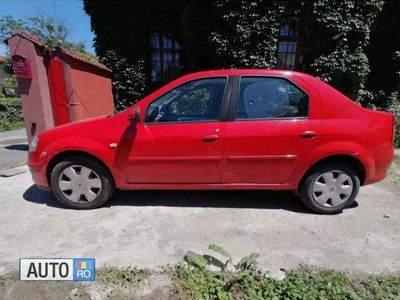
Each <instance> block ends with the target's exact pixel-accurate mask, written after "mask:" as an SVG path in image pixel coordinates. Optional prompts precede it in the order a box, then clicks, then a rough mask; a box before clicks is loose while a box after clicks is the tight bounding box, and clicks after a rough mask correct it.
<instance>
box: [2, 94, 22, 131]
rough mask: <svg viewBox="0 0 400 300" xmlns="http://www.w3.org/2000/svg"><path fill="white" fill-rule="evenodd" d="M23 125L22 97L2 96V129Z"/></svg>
mask: <svg viewBox="0 0 400 300" xmlns="http://www.w3.org/2000/svg"><path fill="white" fill-rule="evenodd" d="M23 126H24V120H23V118H22V105H21V99H20V98H4V97H0V131H6V130H11V129H17V128H21V127H23Z"/></svg>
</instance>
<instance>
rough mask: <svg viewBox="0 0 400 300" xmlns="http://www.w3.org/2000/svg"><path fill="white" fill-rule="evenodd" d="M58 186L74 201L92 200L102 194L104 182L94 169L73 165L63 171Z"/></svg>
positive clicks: (66, 196)
mask: <svg viewBox="0 0 400 300" xmlns="http://www.w3.org/2000/svg"><path fill="white" fill-rule="evenodd" d="M58 186H59V188H60V190H61V192H62V193H63V195H64V197H65V198H67V199H68V200H70V201H72V202H91V201H93V200H95V199H96V198H97V196H98V195H99V194H100V192H101V188H102V183H101V180H100V177H99V175H98V174H97V173H96V172H95V171H93V170H92V169H90V168H88V167H84V166H80V165H73V166H69V167H67V168H66V169H64V171H62V173H61V174H60V178H59V179H58Z"/></svg>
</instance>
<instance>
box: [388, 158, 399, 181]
mask: <svg viewBox="0 0 400 300" xmlns="http://www.w3.org/2000/svg"><path fill="white" fill-rule="evenodd" d="M388 175H389V180H390V181H391V182H393V183H394V184H396V185H398V186H400V155H396V156H395V158H394V161H393V163H392V165H391V166H390V169H389V173H388Z"/></svg>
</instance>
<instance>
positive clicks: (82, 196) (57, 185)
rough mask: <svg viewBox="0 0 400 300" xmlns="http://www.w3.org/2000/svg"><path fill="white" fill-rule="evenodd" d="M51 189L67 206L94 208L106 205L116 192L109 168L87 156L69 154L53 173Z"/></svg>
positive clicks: (56, 166)
mask: <svg viewBox="0 0 400 300" xmlns="http://www.w3.org/2000/svg"><path fill="white" fill-rule="evenodd" d="M50 185H51V190H52V191H53V193H54V195H55V196H56V198H57V199H58V200H59V201H60V202H61V203H62V204H63V205H65V206H67V207H69V208H75V209H91V208H97V207H100V206H102V205H103V204H104V203H105V202H106V201H107V200H108V199H109V198H110V197H111V196H112V194H113V192H114V183H113V181H112V178H111V175H110V173H109V172H108V170H107V169H106V168H105V167H104V166H103V165H102V164H101V163H99V162H97V161H95V160H93V159H90V158H86V157H78V156H77V157H68V158H66V159H64V160H62V161H60V162H58V163H57V164H56V165H55V167H54V168H53V170H52V172H51V178H50Z"/></svg>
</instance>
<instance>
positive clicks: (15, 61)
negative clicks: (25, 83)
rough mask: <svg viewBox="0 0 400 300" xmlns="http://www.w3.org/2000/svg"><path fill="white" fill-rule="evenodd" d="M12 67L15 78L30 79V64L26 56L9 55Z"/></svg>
mask: <svg viewBox="0 0 400 300" xmlns="http://www.w3.org/2000/svg"><path fill="white" fill-rule="evenodd" d="M11 62H12V68H13V70H14V74H15V77H16V78H17V79H32V72H31V65H30V64H29V60H28V59H27V58H26V57H23V56H21V55H13V56H11Z"/></svg>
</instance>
